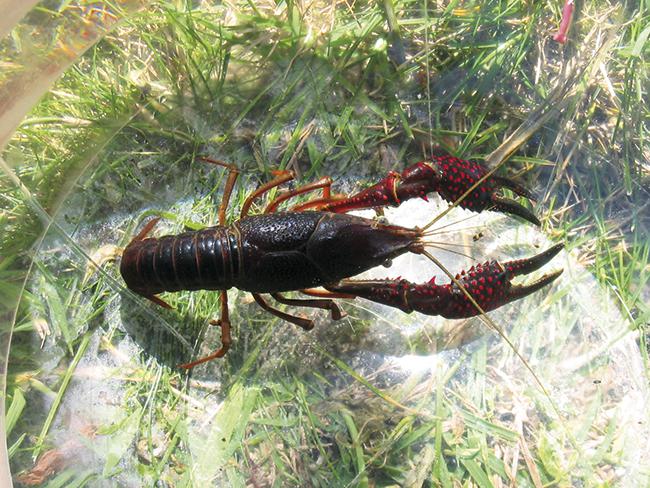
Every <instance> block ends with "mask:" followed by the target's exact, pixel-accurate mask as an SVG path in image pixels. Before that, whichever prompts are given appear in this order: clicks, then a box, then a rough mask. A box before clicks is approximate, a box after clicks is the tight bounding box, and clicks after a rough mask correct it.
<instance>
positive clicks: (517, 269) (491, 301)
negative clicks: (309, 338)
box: [326, 244, 564, 319]
mask: <svg viewBox="0 0 650 488" xmlns="http://www.w3.org/2000/svg"><path fill="white" fill-rule="evenodd" d="M563 248H564V246H563V245H562V244H557V245H555V246H553V247H551V248H549V249H547V250H546V251H544V252H542V253H540V254H538V255H536V256H533V257H531V258H527V259H518V260H515V261H507V262H505V263H498V262H497V261H487V262H485V263H482V264H475V265H474V266H472V267H471V268H470V269H469V270H468V271H462V272H461V273H459V274H458V275H456V278H455V279H454V280H452V281H451V282H449V283H446V284H440V285H437V284H436V283H435V280H434V279H432V280H430V281H429V282H427V283H411V282H409V281H407V280H404V279H400V278H396V279H392V280H391V279H386V280H349V279H345V280H341V281H340V282H338V283H336V284H332V285H329V286H327V287H326V288H327V289H328V290H330V291H332V292H335V293H346V294H350V295H353V296H356V297H360V298H365V299H367V300H371V301H373V302H376V303H383V304H384V305H389V306H391V307H394V308H398V309H400V310H402V311H403V312H406V313H411V312H413V311H417V312H420V313H423V314H426V315H441V316H443V317H445V318H448V319H459V318H468V317H473V316H475V315H479V314H480V313H481V311H484V312H489V311H491V310H494V309H496V308H499V307H501V306H503V305H505V304H507V303H510V302H512V301H514V300H518V299H520V298H523V297H525V296H527V295H530V294H531V293H534V292H536V291H538V290H540V289H541V288H543V287H545V286H546V285H548V284H550V283H552V282H553V281H554V280H555V279H557V277H558V276H560V274H562V270H559V271H555V272H553V273H549V274H547V275H545V276H543V277H542V278H540V279H539V280H537V281H535V282H534V283H531V284H529V285H513V284H512V278H514V277H515V276H519V275H525V274H528V273H531V272H533V271H536V270H537V269H539V268H541V267H542V266H544V265H545V264H546V263H548V262H549V261H550V260H551V259H552V258H553V257H554V256H555V255H556V254H557V253H559V252H560V251H561V250H562V249H563ZM468 295H469V296H471V299H470V298H469V297H468ZM477 305H478V307H477Z"/></svg>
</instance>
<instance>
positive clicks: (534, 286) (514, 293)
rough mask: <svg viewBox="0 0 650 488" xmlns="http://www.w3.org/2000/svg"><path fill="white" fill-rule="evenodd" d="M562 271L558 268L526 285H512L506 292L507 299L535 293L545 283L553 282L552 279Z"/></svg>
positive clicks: (515, 298) (510, 299)
mask: <svg viewBox="0 0 650 488" xmlns="http://www.w3.org/2000/svg"><path fill="white" fill-rule="evenodd" d="M563 271H564V270H563V269H558V270H557V271H553V272H552V273H548V274H545V275H544V276H542V277H541V278H540V279H538V280H537V281H535V282H534V283H530V284H528V285H514V286H513V287H512V288H510V291H509V292H508V301H513V300H519V299H520V298H524V297H526V296H528V295H531V294H533V293H535V292H536V291H538V290H541V289H542V288H544V287H545V286H546V285H550V284H551V283H553V281H555V279H556V278H557V277H558V276H560V275H561V274H562V272H563Z"/></svg>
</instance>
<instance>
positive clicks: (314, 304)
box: [271, 293, 347, 320]
mask: <svg viewBox="0 0 650 488" xmlns="http://www.w3.org/2000/svg"><path fill="white" fill-rule="evenodd" d="M271 296H272V297H273V298H275V300H276V301H278V302H280V303H283V304H285V305H293V306H295V307H309V308H320V309H322V310H329V311H330V313H331V317H332V320H341V319H342V318H343V317H345V316H346V315H347V314H346V313H345V312H344V311H343V310H341V308H340V307H339V306H338V305H337V303H336V302H335V301H334V300H305V299H296V298H286V297H285V296H284V295H281V294H280V293H271Z"/></svg>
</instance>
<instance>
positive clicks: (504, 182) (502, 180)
mask: <svg viewBox="0 0 650 488" xmlns="http://www.w3.org/2000/svg"><path fill="white" fill-rule="evenodd" d="M492 178H493V179H494V181H495V182H496V183H497V184H499V185H501V186H502V187H503V188H507V189H508V190H512V191H513V192H515V193H516V194H517V195H519V196H520V197H524V198H528V200H537V199H536V198H535V195H533V194H532V192H531V191H530V190H529V189H528V188H526V187H525V186H524V185H522V184H521V183H519V182H518V181H515V180H513V179H512V178H506V177H504V176H493V177H492Z"/></svg>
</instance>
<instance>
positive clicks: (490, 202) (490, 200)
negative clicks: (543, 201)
mask: <svg viewBox="0 0 650 488" xmlns="http://www.w3.org/2000/svg"><path fill="white" fill-rule="evenodd" d="M487 174H488V170H487V169H485V167H484V166H483V165H481V164H480V163H478V162H476V161H468V160H464V159H459V158H456V157H454V156H451V155H448V154H445V155H440V156H433V157H432V158H431V159H430V160H427V161H420V162H419V163H415V164H414V165H412V166H410V167H408V168H406V169H405V170H404V171H402V173H396V172H394V171H391V172H390V173H389V174H388V176H386V177H385V178H384V179H382V180H381V181H380V182H379V183H376V184H375V185H373V186H371V187H369V188H366V189H365V190H362V191H360V192H359V193H356V194H354V195H352V196H350V197H347V198H342V199H337V200H334V201H331V202H329V203H327V204H325V205H323V206H321V207H320V210H324V211H328V212H349V211H350V210H358V209H362V208H371V207H379V206H386V205H390V206H393V207H397V206H399V205H400V204H401V203H402V202H403V201H405V200H409V199H411V198H417V197H419V198H424V199H425V200H426V199H427V194H429V193H433V192H435V193H438V194H439V195H440V196H441V197H442V198H443V199H444V200H446V201H447V202H456V201H458V206H460V207H462V208H465V209H467V210H472V211H474V212H481V211H483V210H496V211H499V212H505V213H509V214H512V215H516V216H518V217H521V218H522V219H524V220H527V221H528V222H530V223H532V224H535V225H540V222H539V220H538V219H537V217H535V215H534V214H533V213H532V212H531V211H530V210H528V209H527V208H526V207H524V206H523V205H521V204H519V203H517V202H516V201H514V200H512V199H509V198H506V197H503V196H501V195H499V192H500V190H501V189H503V188H507V189H509V190H512V191H513V192H514V193H516V194H517V195H520V196H522V197H526V198H528V199H532V198H533V197H532V194H531V193H530V192H529V191H528V190H527V189H526V188H524V187H523V186H522V185H521V184H520V183H518V182H516V181H514V180H511V179H510V178H504V177H500V176H488V177H487V178H485V179H483V181H482V182H481V183H478V184H477V182H479V181H480V180H481V179H482V178H484V177H485V175H487ZM475 185H476V186H475ZM474 186H475V187H474ZM472 187H474V188H473V189H472ZM468 192H469V193H468ZM466 193H468V194H467V196H465V197H464V198H462V197H463V195H465V194H466ZM461 198H462V200H461Z"/></svg>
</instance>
